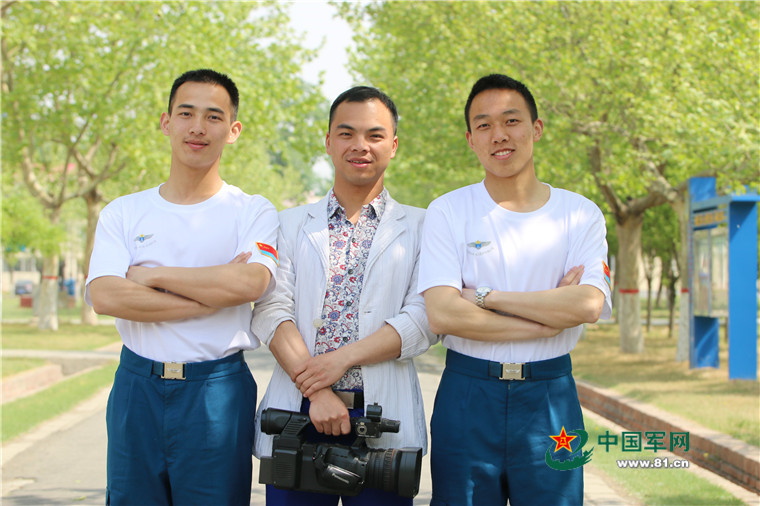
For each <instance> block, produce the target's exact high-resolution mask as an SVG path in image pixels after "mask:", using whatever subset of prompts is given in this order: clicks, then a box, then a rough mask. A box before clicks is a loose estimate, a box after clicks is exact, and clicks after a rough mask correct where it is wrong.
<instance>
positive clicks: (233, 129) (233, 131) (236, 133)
mask: <svg viewBox="0 0 760 506" xmlns="http://www.w3.org/2000/svg"><path fill="white" fill-rule="evenodd" d="M242 131H243V124H242V123H241V122H239V121H235V122H234V123H232V125H231V126H230V135H229V137H227V144H233V143H234V142H235V141H236V140H237V138H238V137H240V132H242Z"/></svg>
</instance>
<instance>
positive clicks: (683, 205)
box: [671, 193, 691, 362]
mask: <svg viewBox="0 0 760 506" xmlns="http://www.w3.org/2000/svg"><path fill="white" fill-rule="evenodd" d="M679 197H680V198H679V199H678V200H676V201H675V202H672V203H671V207H672V208H673V211H674V212H675V213H676V216H678V228H679V229H680V231H681V250H680V251H679V252H678V254H677V255H676V263H677V267H678V277H679V279H680V280H681V299H680V304H679V308H678V345H677V347H676V362H685V361H686V360H688V359H689V332H690V330H689V327H690V325H691V301H690V298H691V297H690V295H691V294H690V293H689V276H690V273H689V206H688V205H687V202H686V198H687V197H686V195H685V194H683V193H681V194H680V195H679Z"/></svg>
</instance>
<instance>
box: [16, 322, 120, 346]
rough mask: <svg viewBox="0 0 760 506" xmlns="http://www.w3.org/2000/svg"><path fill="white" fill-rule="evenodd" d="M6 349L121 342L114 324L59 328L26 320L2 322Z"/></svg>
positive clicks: (101, 344) (65, 324)
mask: <svg viewBox="0 0 760 506" xmlns="http://www.w3.org/2000/svg"><path fill="white" fill-rule="evenodd" d="M2 336H3V339H2V348H3V349H4V350H13V349H26V350H76V351H82V350H96V349H98V348H100V347H102V346H106V345H108V344H112V343H114V342H118V341H120V337H119V333H118V332H117V330H116V327H115V326H113V325H96V326H88V325H72V324H67V323H64V324H61V325H60V326H59V327H58V330H56V331H52V330H39V329H38V328H36V327H34V326H31V325H28V324H25V323H3V325H2Z"/></svg>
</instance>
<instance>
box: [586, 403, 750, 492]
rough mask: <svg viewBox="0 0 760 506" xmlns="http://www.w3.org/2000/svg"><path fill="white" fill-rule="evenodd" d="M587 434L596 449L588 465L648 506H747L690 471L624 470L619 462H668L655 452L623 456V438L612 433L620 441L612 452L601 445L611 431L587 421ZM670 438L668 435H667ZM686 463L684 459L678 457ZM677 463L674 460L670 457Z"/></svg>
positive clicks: (646, 451)
mask: <svg viewBox="0 0 760 506" xmlns="http://www.w3.org/2000/svg"><path fill="white" fill-rule="evenodd" d="M584 421H585V423H586V431H587V432H588V435H589V440H588V443H587V444H586V448H587V449H590V448H591V447H594V453H593V455H592V457H591V461H590V462H589V463H588V464H587V465H590V466H594V467H595V468H596V469H598V470H600V471H601V472H602V473H604V474H605V475H607V476H608V477H610V478H612V479H613V480H614V481H616V482H618V483H619V484H620V485H621V486H622V487H623V488H624V489H625V490H626V491H627V492H628V494H629V495H631V496H632V497H636V498H638V499H640V500H641V501H642V502H643V503H644V504H646V505H647V506H655V505H672V504H684V505H685V504H688V505H710V506H715V505H724V504H725V505H729V504H737V505H741V504H744V503H743V502H742V501H741V500H740V499H739V498H737V497H735V496H733V495H732V494H730V493H729V492H727V491H726V490H724V489H723V488H721V487H719V486H717V485H713V484H712V483H710V482H709V481H707V480H705V479H703V478H700V477H699V476H697V475H696V474H694V473H692V472H689V471H688V470H686V469H663V468H660V469H620V468H618V464H617V461H618V460H653V459H655V458H664V457H663V456H662V454H661V453H655V452H654V451H652V450H643V451H641V452H629V451H627V452H623V451H622V450H621V449H620V439H621V436H622V434H617V433H615V432H614V431H612V430H609V433H610V435H614V436H617V437H618V445H617V446H610V447H609V452H607V451H606V448H605V446H600V445H599V444H598V441H599V435H606V434H607V431H608V429H607V428H604V427H602V426H600V425H597V424H596V423H594V422H593V421H591V420H589V419H588V418H584ZM666 436H667V435H666ZM676 458H678V459H682V457H676ZM670 460H671V461H672V460H673V457H670Z"/></svg>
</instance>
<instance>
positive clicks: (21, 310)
mask: <svg viewBox="0 0 760 506" xmlns="http://www.w3.org/2000/svg"><path fill="white" fill-rule="evenodd" d="M2 298H3V303H2V309H3V321H9V320H10V321H18V320H24V321H28V320H30V319H31V318H32V317H33V316H34V314H33V310H32V308H29V307H21V298H20V297H19V296H18V295H13V294H11V293H4V294H3V297H2ZM81 303H82V301H81V299H79V300H78V301H77V304H76V306H75V307H73V308H70V307H68V305H67V304H61V305H60V306H59V307H58V320H59V322H61V323H63V322H72V321H76V322H79V321H81V318H82V313H81ZM98 320H101V321H113V318H112V317H110V316H98Z"/></svg>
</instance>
